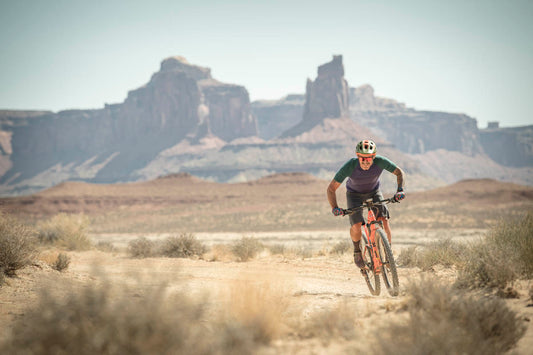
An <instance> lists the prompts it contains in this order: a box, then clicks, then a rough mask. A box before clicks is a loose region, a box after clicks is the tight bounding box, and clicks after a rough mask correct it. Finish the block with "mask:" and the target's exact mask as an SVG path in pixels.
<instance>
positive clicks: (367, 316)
mask: <svg viewBox="0 0 533 355" xmlns="http://www.w3.org/2000/svg"><path fill="white" fill-rule="evenodd" d="M484 232H485V231H484V230H482V229H464V230H426V231H413V230H407V229H398V230H396V231H395V236H394V242H393V249H394V251H395V254H396V255H398V254H399V253H400V252H401V250H402V248H404V247H406V246H409V245H422V244H424V243H425V242H427V241H429V240H435V239H436V238H447V237H453V238H457V239H459V240H465V241H466V240H470V241H475V238H477V237H480V236H482V235H483V233H484ZM247 235H248V236H252V237H254V238H257V239H259V240H261V241H262V242H263V243H264V244H266V245H268V244H270V243H272V244H284V245H287V246H293V247H305V248H310V249H312V250H313V251H314V256H311V257H305V258H303V257H291V256H287V255H269V254H268V252H264V253H262V254H260V255H258V256H257V257H256V258H254V259H252V260H250V261H247V262H237V261H233V260H231V259H229V258H228V259H226V260H224V257H220V256H219V257H218V259H219V260H218V261H209V258H208V257H207V258H204V259H178V258H145V259H134V258H131V257H129V256H128V255H127V254H126V253H124V252H123V251H120V250H121V249H123V248H124V247H125V246H126V245H127V243H128V242H129V240H132V239H134V238H137V237H138V235H135V234H110V233H109V234H92V235H91V237H92V239H93V241H94V242H95V243H97V242H98V241H102V240H105V241H108V242H111V243H112V244H113V245H115V246H116V247H117V248H118V251H115V252H102V251H97V250H91V251H85V252H69V256H70V257H71V264H70V266H69V268H68V269H67V270H64V271H62V272H58V271H55V270H53V269H51V268H50V267H48V266H47V265H46V264H45V263H40V264H38V265H35V266H31V267H26V268H24V269H22V270H20V271H19V272H18V276H17V277H16V278H9V279H8V282H7V285H5V286H4V287H1V288H0V319H1V322H0V334H3V335H4V336H6V335H7V334H8V332H9V331H10V329H11V326H12V325H13V324H14V322H15V321H16V320H17V319H19V318H20V317H22V316H23V315H24V314H25V312H27V310H28V308H29V307H33V306H34V305H35V304H36V302H37V299H38V295H39V290H40V288H41V287H42V286H43V285H50V284H51V283H54V284H56V285H58V286H57V288H58V290H57V291H58V292H59V293H61V292H67V291H66V290H67V289H68V288H65V291H63V290H61V286H60V285H62V284H63V281H70V283H69V284H70V285H75V286H74V287H80V288H82V287H85V286H87V285H90V284H97V283H101V282H111V283H116V282H122V283H130V284H131V285H133V286H134V287H133V290H134V289H135V285H141V286H142V287H143V288H144V287H157V285H159V284H161V283H165V284H166V287H168V289H169V290H170V291H184V292H187V293H188V294H190V295H198V297H202V295H208V297H210V298H211V299H215V303H216V299H218V298H220V299H222V298H223V297H221V296H220V295H221V294H223V293H224V292H225V290H227V289H228V287H231V285H232V284H236V283H237V284H238V283H256V284H265V285H268V286H269V287H273V288H276V289H279V290H282V291H279V292H282V293H283V294H284V295H285V296H284V298H285V300H286V301H288V302H290V304H291V307H290V310H291V314H292V316H291V317H293V320H296V321H299V322H304V323H305V322H306V320H308V319H309V317H311V316H312V315H313V314H316V313H317V312H319V311H320V310H324V309H328V308H331V307H335V306H336V305H339V304H341V303H344V304H348V305H349V308H348V309H350V310H352V312H353V317H354V319H356V320H357V322H358V324H359V325H360V334H361V335H365V334H367V335H369V334H371V333H372V330H373V329H374V327H375V326H376V325H379V324H381V323H383V322H387V321H390V320H391V319H398V318H401V317H402V312H401V309H402V304H403V302H405V296H404V295H403V294H402V293H401V294H400V296H399V297H391V296H389V295H388V294H387V291H386V290H385V289H382V293H381V295H380V296H371V295H370V293H369V291H368V289H367V287H366V284H365V282H364V279H363V278H362V277H361V275H360V273H359V272H358V271H356V269H355V267H354V265H353V261H352V258H351V255H350V253H346V254H343V255H331V254H329V255H328V254H325V255H320V252H318V251H320V250H321V249H327V248H328V247H330V246H331V245H333V244H335V243H336V242H338V241H339V240H341V239H342V238H345V237H346V232H341V231H331V232H327V231H316V232H290V233H282V232H275V233H274V232H272V233H266V232H265V233H250V234H247ZM144 236H147V237H148V238H151V239H157V238H164V237H165V235H155V234H154V235H144ZM242 236H243V234H238V233H234V234H232V233H223V234H222V233H221V234H213V233H199V234H197V238H198V239H199V240H201V241H202V242H204V243H205V244H207V245H215V244H217V243H220V242H221V241H223V242H228V240H232V239H238V238H241V237H242ZM453 273H454V272H453V270H450V269H444V268H442V269H437V270H435V271H434V272H432V275H433V276H435V275H436V276H437V277H439V278H441V279H443V280H451V279H453ZM422 274H423V273H422V272H421V271H420V270H419V269H416V268H404V267H400V268H399V276H400V283H401V285H402V288H403V286H404V285H405V284H407V283H408V282H410V281H411V280H414V279H417V278H419V277H421V275H422ZM70 287H72V286H70ZM528 287H529V285H528V284H525V283H522V284H519V285H518V286H517V290H518V291H519V293H520V295H521V297H520V298H518V299H509V300H506V303H507V305H508V306H509V307H510V308H511V309H513V310H514V311H515V312H517V313H518V314H519V316H520V317H521V319H523V321H524V323H525V324H527V326H528V329H527V332H526V334H525V335H524V337H523V338H522V339H521V340H520V341H519V343H518V346H517V347H516V348H515V349H513V350H512V352H513V353H517V354H530V353H531V352H530V350H531V348H532V347H533V327H531V326H530V320H531V319H533V307H531V305H530V304H529V303H530V302H529V301H528V299H529V297H527V292H528V291H527V290H528ZM243 290H245V288H243ZM131 296H132V297H135V296H136V295H135V292H133V293H132V295H131ZM232 297H246V292H245V291H244V292H242V294H240V295H238V294H237V295H235V294H233V296H232ZM361 339H364V337H363V338H359V337H358V338H357V340H354V341H353V342H361V341H364V340H361ZM350 343H351V342H350V340H335V341H324V340H319V339H311V340H309V339H299V338H297V337H290V336H285V337H282V338H280V339H278V340H275V341H274V342H273V343H272V344H271V345H270V346H269V347H265V348H264V349H262V350H261V352H264V353H317V354H321V353H324V354H325V353H336V352H342V351H345V350H346V349H347V346H349V345H350ZM359 345H361V344H359Z"/></svg>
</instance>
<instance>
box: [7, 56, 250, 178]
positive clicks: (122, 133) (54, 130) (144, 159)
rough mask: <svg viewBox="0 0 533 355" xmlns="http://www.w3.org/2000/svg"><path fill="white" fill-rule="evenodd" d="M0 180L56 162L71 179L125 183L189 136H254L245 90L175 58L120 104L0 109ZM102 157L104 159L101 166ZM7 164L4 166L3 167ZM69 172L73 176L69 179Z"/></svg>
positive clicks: (32, 173) (36, 171)
mask: <svg viewBox="0 0 533 355" xmlns="http://www.w3.org/2000/svg"><path fill="white" fill-rule="evenodd" d="M0 124H1V131H0V146H1V149H2V151H1V152H0V153H1V159H0V169H2V167H4V170H5V171H4V172H5V174H3V176H2V179H1V182H2V183H4V184H5V183H7V182H9V183H16V182H20V181H22V180H24V179H28V178H31V177H34V176H35V175H37V174H39V173H40V172H42V171H44V170H46V169H49V168H50V167H51V166H54V165H57V164H58V166H59V167H58V169H64V168H65V167H66V166H69V167H71V169H76V168H75V167H76V166H77V167H78V168H79V167H80V166H82V167H83V168H80V169H78V171H82V170H83V171H87V169H89V170H90V171H91V173H90V174H89V175H87V174H86V173H81V174H78V175H76V174H77V173H76V172H74V173H73V172H72V171H71V170H70V171H69V172H68V173H67V172H66V173H65V174H67V175H69V177H70V178H74V179H76V178H84V179H86V178H87V177H89V178H92V179H94V180H95V181H113V180H115V179H123V180H127V179H128V177H129V175H130V173H131V172H132V171H133V170H135V169H138V168H140V167H142V166H144V165H145V164H147V163H148V162H149V161H150V160H151V159H153V158H154V157H155V156H156V155H157V154H158V153H159V152H160V151H162V150H164V149H166V148H168V147H171V146H173V145H175V144H176V143H178V142H179V141H181V140H182V139H184V138H185V137H191V138H193V139H196V140H199V139H201V138H202V137H203V136H206V135H215V136H218V137H220V138H222V139H223V140H226V141H231V140H233V139H236V138H241V137H249V136H255V135H257V124H256V120H255V117H254V116H253V115H252V113H251V106H250V99H249V96H248V92H247V91H246V89H245V88H244V87H242V86H238V85H230V84H223V83H220V82H218V81H216V80H214V79H213V78H212V77H211V71H210V69H208V68H203V67H199V66H195V65H191V64H189V63H188V62H187V61H186V60H185V59H184V58H182V57H172V58H167V59H165V60H163V61H162V63H161V69H160V71H159V72H157V73H155V74H154V75H153V76H152V78H151V80H150V81H149V82H148V83H147V84H146V85H144V86H143V87H140V88H138V89H136V90H132V91H130V92H129V93H128V96H127V98H126V100H125V101H124V102H123V103H121V104H114V105H106V106H105V107H104V108H103V109H98V110H69V111H62V112H59V113H57V114H55V113H51V112H39V113H36V112H26V113H24V112H13V111H3V112H0ZM103 162H105V164H103ZM6 167H8V168H6ZM71 174H74V175H73V176H71Z"/></svg>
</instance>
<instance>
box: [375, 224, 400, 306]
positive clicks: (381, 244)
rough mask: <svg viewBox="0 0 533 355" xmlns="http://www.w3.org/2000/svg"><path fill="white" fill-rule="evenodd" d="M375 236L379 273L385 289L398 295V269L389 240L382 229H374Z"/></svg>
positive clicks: (393, 294)
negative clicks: (379, 262)
mask: <svg viewBox="0 0 533 355" xmlns="http://www.w3.org/2000/svg"><path fill="white" fill-rule="evenodd" d="M376 237H377V239H378V240H377V242H378V251H379V257H380V258H381V263H382V266H381V271H382V273H381V275H383V281H384V282H385V286H386V287H387V291H389V294H390V295H391V296H398V294H399V293H400V281H399V280H398V271H397V270H396V262H395V261H394V255H393V254H392V248H391V247H390V244H389V240H388V239H387V235H386V234H385V232H384V231H383V229H380V228H379V229H377V230H376Z"/></svg>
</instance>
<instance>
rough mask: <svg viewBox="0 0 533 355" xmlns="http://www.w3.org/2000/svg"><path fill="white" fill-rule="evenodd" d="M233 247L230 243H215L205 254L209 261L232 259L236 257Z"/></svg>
mask: <svg viewBox="0 0 533 355" xmlns="http://www.w3.org/2000/svg"><path fill="white" fill-rule="evenodd" d="M231 249H232V247H231V245H228V244H215V245H213V246H212V247H211V249H210V251H209V252H208V253H207V255H206V256H205V257H206V259H207V260H209V261H231V260H233V259H234V255H233V252H232V251H231Z"/></svg>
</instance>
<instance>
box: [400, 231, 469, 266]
mask: <svg viewBox="0 0 533 355" xmlns="http://www.w3.org/2000/svg"><path fill="white" fill-rule="evenodd" d="M465 249H466V248H465V245H463V244H460V243H457V242H454V241H452V240H451V239H443V240H437V241H433V242H431V243H428V244H427V245H425V246H424V247H423V248H418V247H416V246H412V247H409V248H406V249H404V250H402V252H401V253H400V256H399V257H398V263H399V264H400V265H402V266H411V267H412V266H416V267H419V268H421V269H422V270H424V271H427V270H432V269H433V267H435V266H436V265H442V266H444V267H451V266H452V265H456V266H457V265H460V264H461V263H462V261H463V260H464V255H465Z"/></svg>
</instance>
